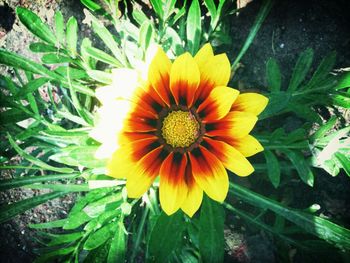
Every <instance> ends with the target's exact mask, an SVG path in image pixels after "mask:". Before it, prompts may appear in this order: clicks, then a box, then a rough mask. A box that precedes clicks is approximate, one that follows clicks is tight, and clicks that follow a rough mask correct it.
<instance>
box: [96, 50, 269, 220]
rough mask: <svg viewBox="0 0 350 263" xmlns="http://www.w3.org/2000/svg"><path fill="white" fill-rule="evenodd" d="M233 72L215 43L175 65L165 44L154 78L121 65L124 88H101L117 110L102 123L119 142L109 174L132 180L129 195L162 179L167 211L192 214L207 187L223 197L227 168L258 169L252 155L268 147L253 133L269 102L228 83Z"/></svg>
mask: <svg viewBox="0 0 350 263" xmlns="http://www.w3.org/2000/svg"><path fill="white" fill-rule="evenodd" d="M230 69H231V68H230V62H229V60H228V58H227V56H226V55H225V54H220V55H214V53H213V50H212V47H211V46H210V44H206V45H204V46H203V47H202V49H201V50H200V51H199V52H198V53H197V54H196V56H195V57H192V56H191V55H190V54H189V53H185V54H183V55H181V56H179V57H178V58H176V59H175V61H174V62H173V63H172V62H171V61H170V59H169V58H168V57H167V55H166V54H165V53H164V51H163V50H162V49H160V48H159V49H158V51H157V52H156V54H155V56H154V58H153V60H152V61H151V63H150V65H149V70H148V80H145V81H141V80H140V78H139V77H138V76H136V75H137V74H136V75H134V76H131V75H132V73H130V72H129V71H127V70H126V71H122V70H121V71H120V72H121V74H116V82H118V81H119V85H118V87H116V86H114V85H113V86H112V87H104V88H101V90H100V91H98V92H97V95H98V98H99V99H100V100H101V101H102V103H103V107H106V108H110V109H113V112H112V113H109V116H108V118H105V119H107V120H106V121H105V127H104V128H102V130H103V129H105V130H106V132H107V133H108V132H109V133H111V134H112V133H113V132H114V138H115V139H114V141H111V138H110V137H108V136H106V137H105V138H107V137H108V140H109V141H108V140H107V139H105V141H104V143H103V145H109V146H111V145H116V146H115V147H114V148H113V147H112V148H113V151H114V152H113V154H112V156H111V157H110V158H109V161H108V167H107V172H108V174H109V175H110V176H113V177H115V178H126V180H127V182H126V188H127V192H128V196H129V197H131V198H139V197H141V196H142V195H143V194H144V193H145V192H146V191H147V190H148V189H149V187H150V186H151V184H152V183H153V181H154V180H155V179H156V177H157V176H160V183H159V196H160V203H161V207H162V209H163V210H164V211H165V213H167V214H168V215H171V214H173V213H175V212H176V211H177V210H178V209H182V210H183V211H184V212H185V213H186V214H187V215H189V216H193V214H194V213H195V212H196V211H197V210H198V208H199V207H200V205H201V202H202V198H203V191H204V192H205V193H206V194H207V195H208V196H209V197H210V198H212V199H214V200H216V201H218V202H223V201H224V199H225V198H226V195H227V192H228V187H229V183H228V182H229V180H228V175H227V171H226V169H228V170H230V171H232V172H233V173H235V174H237V175H239V176H247V175H249V174H251V173H252V172H253V171H254V168H253V167H252V165H251V164H250V163H249V161H248V160H247V158H246V157H249V156H252V155H254V154H256V153H258V152H260V151H262V150H263V148H262V146H261V145H260V143H259V142H258V141H257V140H256V139H255V138H254V137H252V136H251V135H249V133H250V131H251V130H252V129H253V127H254V125H255V123H256V121H257V115H258V114H260V113H261V112H262V111H263V109H264V108H265V107H266V105H267V102H268V99H267V98H266V97H264V96H262V95H259V94H256V93H245V94H239V91H238V90H236V89H233V88H230V87H227V84H228V82H229V79H230V73H231V70H230ZM127 72H129V73H130V76H128V77H126V75H127V74H126V73H127ZM128 83H132V85H131V86H132V88H131V87H130V86H129V85H128ZM123 93H128V96H127V97H128V98H129V99H130V104H129V105H130V110H129V111H127V113H126V111H124V113H123V114H121V113H120V112H119V111H118V109H117V108H118V106H117V104H118V103H121V100H119V99H118V98H121V97H123V96H121V94H123ZM131 93H132V94H131ZM112 105H114V106H112ZM103 107H102V108H103ZM101 117H102V119H103V114H102V113H101ZM117 119H122V120H123V121H122V122H121V121H120V120H119V121H118V120H117ZM102 123H103V121H102ZM113 123H114V124H113ZM117 123H118V124H117ZM114 126H118V129H116V127H114ZM107 129H110V130H109V131H107ZM111 131H112V132H111ZM102 137H103V136H102ZM100 139H101V140H103V138H100ZM107 148H108V147H107ZM102 149H105V148H102ZM103 151H104V150H102V152H103ZM225 168H226V169H225Z"/></svg>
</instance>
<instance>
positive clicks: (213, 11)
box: [204, 0, 216, 20]
mask: <svg viewBox="0 0 350 263" xmlns="http://www.w3.org/2000/svg"><path fill="white" fill-rule="evenodd" d="M204 4H205V6H206V7H207V8H208V11H209V13H210V19H211V20H215V19H216V6H215V3H214V1H213V0H204Z"/></svg>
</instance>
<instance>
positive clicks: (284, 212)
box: [230, 183, 350, 250]
mask: <svg viewBox="0 0 350 263" xmlns="http://www.w3.org/2000/svg"><path fill="white" fill-rule="evenodd" d="M230 193H232V195H233V196H236V197H238V198H240V199H241V200H243V201H244V202H247V203H249V204H251V205H253V206H256V207H259V208H261V209H269V210H271V211H273V212H275V213H276V214H278V215H281V216H283V217H284V218H286V219H287V220H289V221H291V222H293V223H294V224H296V225H298V226H299V227H301V228H302V229H304V230H305V231H306V232H308V233H311V234H313V235H315V236H317V237H319V238H321V239H324V240H326V241H327V242H329V243H331V244H333V245H335V246H336V247H338V248H341V249H345V250H349V249H350V230H348V229H346V228H343V227H341V226H339V225H337V224H334V223H332V222H331V221H329V220H327V219H324V218H321V217H318V216H314V215H312V214H307V213H305V212H302V211H299V210H296V209H292V208H289V207H287V206H284V205H282V204H280V203H278V202H276V201H274V200H271V199H269V198H267V197H264V196H262V195H260V194H257V193H255V192H253V191H251V190H248V189H246V188H244V187H243V186H240V185H238V184H232V183H230Z"/></svg>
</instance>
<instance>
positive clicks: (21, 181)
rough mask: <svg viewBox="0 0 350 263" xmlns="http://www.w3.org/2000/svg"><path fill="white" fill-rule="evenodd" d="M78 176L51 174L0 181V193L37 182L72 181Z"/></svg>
mask: <svg viewBox="0 0 350 263" xmlns="http://www.w3.org/2000/svg"><path fill="white" fill-rule="evenodd" d="M77 176H79V174H51V175H43V176H25V177H19V178H14V179H5V180H0V191H4V190H8V189H11V188H16V187H21V186H24V185H29V184H34V183H39V182H49V181H56V180H62V179H73V178H76V177H77Z"/></svg>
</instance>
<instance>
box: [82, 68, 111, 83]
mask: <svg viewBox="0 0 350 263" xmlns="http://www.w3.org/2000/svg"><path fill="white" fill-rule="evenodd" d="M86 73H87V74H88V75H89V77H90V78H92V79H94V80H97V81H98V82H101V83H104V84H108V85H110V84H112V83H113V76H112V74H110V73H107V72H104V71H100V70H93V69H89V70H87V71H86Z"/></svg>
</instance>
